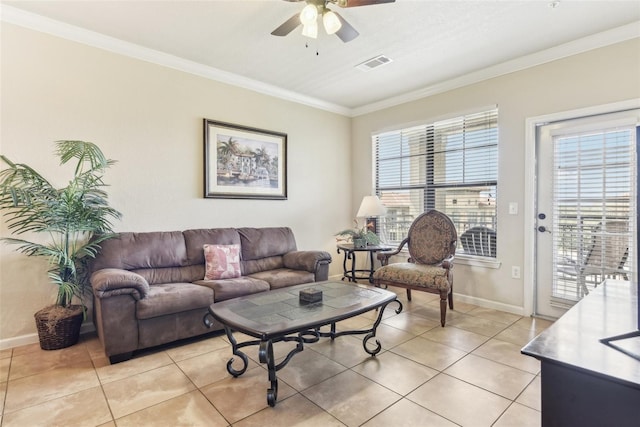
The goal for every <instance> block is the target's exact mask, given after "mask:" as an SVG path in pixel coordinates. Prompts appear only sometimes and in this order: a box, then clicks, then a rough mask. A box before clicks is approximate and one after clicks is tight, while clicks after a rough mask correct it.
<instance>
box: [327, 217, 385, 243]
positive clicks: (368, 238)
mask: <svg viewBox="0 0 640 427" xmlns="http://www.w3.org/2000/svg"><path fill="white" fill-rule="evenodd" d="M353 222H354V223H355V225H356V226H355V228H348V229H346V230H342V231H339V232H337V233H336V236H342V237H343V238H346V239H351V241H352V242H353V246H354V247H356V248H364V247H365V246H367V245H379V244H380V237H378V235H377V234H376V233H374V232H373V231H371V230H369V227H368V224H365V225H363V226H362V227H358V221H357V220H353Z"/></svg>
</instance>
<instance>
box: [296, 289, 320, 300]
mask: <svg viewBox="0 0 640 427" xmlns="http://www.w3.org/2000/svg"><path fill="white" fill-rule="evenodd" d="M299 295H300V303H301V304H311V303H314V302H319V301H322V291H321V290H320V289H315V288H307V289H303V290H301V291H300V293H299Z"/></svg>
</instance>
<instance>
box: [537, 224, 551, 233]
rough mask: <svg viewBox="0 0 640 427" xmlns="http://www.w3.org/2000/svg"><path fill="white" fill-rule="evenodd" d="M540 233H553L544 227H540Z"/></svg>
mask: <svg viewBox="0 0 640 427" xmlns="http://www.w3.org/2000/svg"><path fill="white" fill-rule="evenodd" d="M538 231H539V232H541V233H545V232H546V233H551V231H549V230H547V227H545V226H544V225H541V226H540V227H538Z"/></svg>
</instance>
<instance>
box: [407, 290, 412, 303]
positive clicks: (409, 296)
mask: <svg viewBox="0 0 640 427" xmlns="http://www.w3.org/2000/svg"><path fill="white" fill-rule="evenodd" d="M407 299H408V300H409V301H411V289H407Z"/></svg>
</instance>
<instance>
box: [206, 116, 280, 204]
mask: <svg viewBox="0 0 640 427" xmlns="http://www.w3.org/2000/svg"><path fill="white" fill-rule="evenodd" d="M204 197H205V198H223V199H270V200H286V199H287V134H286V133H282V132H275V131H270V130H265V129H258V128H253V127H247V126H241V125H237V124H232V123H225V122H219V121H215V120H209V119H204Z"/></svg>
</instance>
